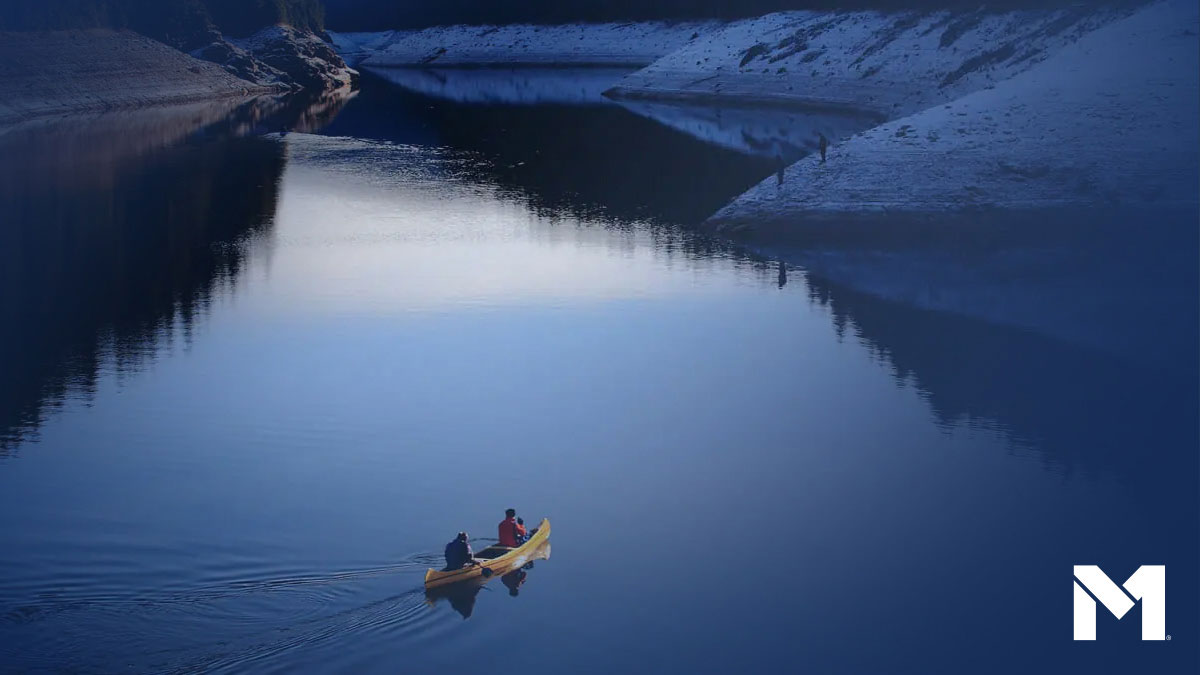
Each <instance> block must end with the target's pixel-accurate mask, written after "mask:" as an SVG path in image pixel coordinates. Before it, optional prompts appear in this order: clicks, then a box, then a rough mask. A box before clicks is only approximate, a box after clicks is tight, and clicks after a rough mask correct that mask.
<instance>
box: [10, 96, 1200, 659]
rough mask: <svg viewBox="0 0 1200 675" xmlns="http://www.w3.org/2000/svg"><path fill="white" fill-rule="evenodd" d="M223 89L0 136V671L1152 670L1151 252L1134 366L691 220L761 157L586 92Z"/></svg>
mask: <svg viewBox="0 0 1200 675" xmlns="http://www.w3.org/2000/svg"><path fill="white" fill-rule="evenodd" d="M343 105H344V107H342V106H343ZM339 111H340V112H339ZM240 114H242V117H241V118H240V119H241V121H237V120H236V119H235V121H233V122H231V121H229V120H226V121H224V122H211V121H209V122H206V123H204V124H198V123H197V121H196V119H197V118H196V116H195V115H192V116H189V117H188V118H187V120H188V121H179V120H175V121H174V122H172V123H167V122H163V121H162V120H157V121H155V122H154V123H153V125H151V126H152V127H153V128H154V129H159V130H160V131H161V130H162V129H164V128H171V129H175V130H177V133H175V132H172V133H165V132H163V133H159V134H157V135H153V134H148V133H146V131H145V129H146V128H147V127H146V124H147V123H146V122H144V121H143V120H138V119H127V118H121V119H120V120H118V121H115V122H114V121H113V120H112V119H107V120H104V121H103V124H109V125H113V126H108V127H104V126H100V127H97V129H98V131H96V133H97V134H99V136H96V135H92V136H89V135H88V133H87V132H86V130H80V131H79V132H78V133H79V135H78V136H77V137H64V136H63V135H62V134H61V133H54V134H46V135H40V134H37V133H34V132H32V131H25V132H22V134H21V135H20V136H11V135H10V136H7V137H0V140H3V142H4V143H6V144H7V145H6V146H5V148H6V151H5V152H4V153H2V154H0V167H2V169H0V175H2V177H3V182H2V185H3V188H0V190H2V191H0V212H2V213H3V214H4V216H3V221H2V222H3V225H2V229H0V269H2V270H3V271H2V272H0V279H2V282H3V284H2V288H3V293H2V295H0V302H2V304H0V306H2V307H3V314H0V326H2V328H0V336H2V339H3V342H2V343H0V344H2V346H3V361H0V368H2V370H0V374H2V375H0V395H2V397H0V439H2V440H0V670H5V671H18V672H22V671H71V672H113V671H117V670H129V671H149V672H178V671H187V672H195V671H213V672H247V671H253V672H380V673H385V672H386V673H391V672H442V671H444V670H445V669H462V668H464V667H466V668H471V667H499V666H500V664H503V667H505V668H511V669H513V670H514V671H519V672H537V673H563V672H595V673H610V672H663V671H670V672H674V671H691V672H722V673H724V672H765V671H788V672H790V671H793V670H802V669H803V670H811V671H815V672H945V673H959V672H1014V671H1028V672H1063V671H1068V670H1069V671H1076V670H1078V671H1092V672H1105V671H1118V670H1119V671H1121V672H1191V671H1192V670H1193V669H1194V666H1195V665H1196V658H1197V639H1196V628H1197V603H1196V599H1197V595H1198V591H1200V589H1198V587H1197V578H1198V575H1197V570H1198V556H1197V533H1198V519H1200V515H1198V514H1200V508H1198V504H1197V475H1198V469H1200V464H1198V462H1197V452H1196V451H1197V440H1198V439H1197V426H1198V425H1197V422H1198V419H1197V395H1196V378H1195V374H1196V373H1195V370H1194V353H1195V351H1196V350H1195V347H1196V346H1197V345H1196V340H1195V327H1196V313H1195V306H1196V305H1197V302H1196V300H1197V291H1196V288H1195V275H1194V274H1193V275H1191V276H1188V275H1186V274H1184V275H1179V274H1156V273H1155V272H1154V271H1153V270H1152V269H1150V268H1149V267H1147V269H1146V270H1145V275H1144V278H1139V279H1131V280H1129V281H1130V283H1133V282H1134V281H1137V282H1138V283H1139V284H1142V285H1143V286H1149V287H1150V288H1153V289H1156V290H1157V291H1158V293H1159V295H1158V296H1156V298H1158V300H1159V301H1161V302H1160V304H1161V303H1167V304H1168V305H1170V304H1171V303H1174V306H1175V307H1176V308H1177V310H1178V311H1177V312H1176V313H1175V314H1174V315H1173V318H1170V319H1163V316H1164V313H1163V312H1155V313H1154V314H1153V315H1152V316H1153V321H1150V320H1144V319H1145V317H1144V316H1143V315H1141V314H1139V312H1138V311H1137V309H1136V307H1134V308H1130V307H1129V306H1128V305H1124V304H1121V303H1122V302H1123V301H1118V302H1116V303H1115V304H1112V305H1111V306H1112V307H1113V309H1112V311H1113V312H1123V313H1122V314H1120V315H1121V316H1123V317H1126V319H1125V321H1124V324H1125V325H1127V326H1128V330H1129V331H1130V333H1131V334H1135V335H1137V336H1139V337H1140V338H1141V340H1140V341H1139V342H1138V343H1137V344H1159V345H1161V349H1159V351H1160V352H1161V353H1159V354H1156V355H1155V356H1156V358H1154V359H1145V358H1140V357H1139V354H1136V353H1122V352H1120V351H1119V350H1116V351H1114V350H1105V349H1102V348H1100V347H1098V346H1097V344H1099V342H1089V341H1072V340H1070V339H1067V337H1069V335H1070V333H1067V332H1060V333H1057V334H1052V333H1055V332H1054V331H1039V330H1036V328H1037V326H1039V325H1042V324H1043V323H1044V324H1046V325H1057V324H1053V322H1042V323H1038V322H1031V321H1027V320H1024V319H1023V318H1022V317H1025V316H1027V315H1028V313H1029V312H1028V311H1025V310H1027V309H1029V307H1035V308H1036V310H1037V311H1039V312H1044V311H1046V310H1045V306H1044V303H1042V304H1038V303H1035V302H1034V300H1035V298H1029V305H1023V304H1022V302H1023V301H1022V299H1021V298H1022V296H1020V295H1013V296H1006V297H1005V300H1006V301H1007V302H1009V303H1010V304H1009V305H1007V306H1009V307H1011V309H1012V311H1011V313H1010V314H1009V315H1008V316H1011V317H1015V318H1014V319H1013V320H1012V321H1010V322H1007V323H1006V322H1005V316H1006V315H1005V314H1003V313H1002V312H996V311H993V312H991V313H990V314H988V315H987V316H989V317H991V318H992V319H993V320H983V319H982V318H980V316H978V315H974V316H972V315H970V314H969V313H967V312H950V311H932V310H930V309H929V308H928V307H925V308H922V306H921V305H920V303H914V302H904V301H902V299H897V298H891V299H888V298H886V297H883V296H884V295H885V294H881V293H879V292H872V291H873V290H876V291H877V290H878V288H880V287H881V286H880V285H879V284H878V283H876V284H875V285H874V286H872V285H871V284H859V285H857V286H856V285H855V284H854V283H853V280H854V279H855V278H856V277H854V276H853V275H843V276H841V277H838V275H835V274H825V275H819V274H817V273H816V272H817V271H818V266H816V265H812V266H811V269H809V268H806V267H805V266H801V265H797V264H795V263H794V262H789V261H792V260H799V259H800V257H798V256H796V257H789V258H788V261H785V262H783V263H780V262H779V261H778V260H773V259H770V258H767V257H762V256H759V255H755V254H751V253H749V252H747V251H745V250H743V249H740V248H738V247H736V246H734V245H731V244H729V243H726V242H721V241H716V240H711V239H708V238H705V237H704V236H701V235H699V234H697V233H696V232H695V231H693V230H692V229H690V228H689V227H687V226H688V225H689V224H695V222H697V221H698V220H699V219H700V218H702V217H703V216H704V215H705V214H706V213H707V212H710V211H711V210H713V209H715V208H716V207H717V206H719V205H720V204H721V203H722V202H723V201H725V200H727V199H728V198H730V197H731V196H733V195H736V194H737V193H738V192H740V191H741V190H742V189H744V188H745V187H747V186H748V185H750V184H752V183H753V182H755V181H757V180H758V179H760V178H762V177H764V176H767V175H769V174H770V172H771V170H772V168H771V167H770V166H769V165H764V163H763V162H762V161H761V160H758V159H755V158H753V157H750V156H742V155H738V154H736V153H734V152H731V151H729V150H725V149H721V148H719V147H713V146H708V145H705V144H704V143H702V142H701V141H699V140H696V139H693V138H690V137H688V136H686V135H684V134H681V133H679V132H678V131H674V130H671V129H669V128H667V127H662V126H658V125H656V124H655V123H654V122H653V121H652V120H649V119H646V118H644V117H639V116H635V115H633V114H631V113H629V112H627V111H624V110H622V109H620V108H619V107H616V106H595V107H589V106H579V105H574V106H562V105H539V106H525V107H515V106H514V107H506V106H496V105H488V106H480V105H471V104H469V103H463V102H461V101H444V100H438V99H431V98H425V97H422V96H416V95H413V94H406V93H404V92H402V91H400V90H398V89H395V88H389V87H388V86H387V85H386V83H382V82H380V81H378V80H372V79H368V80H367V85H366V88H365V90H364V92H363V93H362V94H361V95H360V96H359V97H357V98H356V99H354V100H351V101H349V102H344V101H343V102H338V103H337V105H332V106H330V105H326V106H325V107H323V108H320V109H319V110H317V111H316V112H314V111H312V110H308V111H307V112H304V113H302V114H299V113H295V111H293V113H291V115H292V116H291V117H288V118H286V119H285V121H282V122H278V121H277V122H269V121H268V122H263V121H262V116H261V115H257V114H248V113H246V112H245V111H242V112H241V113H240ZM297 114H299V120H300V121H297V119H296V116H297ZM334 114H336V117H334V118H333V119H332V121H331V123H329V122H330V117H332V116H333V115H334ZM326 123H329V124H328V125H326ZM94 124H95V123H94ZM122 124H126V125H134V127H135V128H136V129H139V130H141V133H133V132H127V133H122V134H115V133H113V132H112V131H111V129H112V128H114V126H115V127H120V126H121V125H122ZM137 125H142V126H137ZM281 128H282V129H292V131H291V133H287V134H286V135H283V136H281V135H279V134H277V133H271V134H267V135H265V136H263V135H258V134H257V133H256V132H257V131H265V132H269V131H273V130H277V129H281ZM317 131H320V132H321V133H320V134H319V135H318V134H316V133H305V132H317ZM64 138H68V140H62V139H64ZM97 138H103V139H108V140H109V142H108V143H107V144H104V143H100V142H98V141H97V140H96V139H97ZM118 138H121V139H125V140H116V139H118ZM4 139H6V140H4ZM54 139H58V140H54ZM72 139H73V140H72ZM131 139H137V140H138V143H133V141H132V140H131ZM85 147H86V148H91V152H90V154H89V153H84V152H83V151H82V150H81V148H85ZM1156 226H1157V227H1160V228H1162V229H1160V230H1156V231H1157V232H1164V233H1166V234H1163V235H1162V236H1163V238H1164V239H1165V240H1166V244H1165V245H1164V247H1165V248H1164V250H1166V249H1172V248H1174V249H1177V248H1180V247H1183V246H1188V245H1191V243H1192V237H1194V235H1193V234H1191V233H1190V230H1189V229H1188V228H1186V227H1182V226H1181V225H1180V224H1179V223H1178V222H1175V221H1171V222H1165V221H1163V220H1161V219H1160V220H1153V219H1147V221H1146V222H1145V223H1132V224H1131V225H1130V227H1131V228H1137V227H1156ZM1172 228H1175V229H1172ZM810 253H811V252H810ZM972 255H978V252H977V251H976V252H973V253H972ZM1113 255H1114V256H1115V254H1113ZM814 259H815V258H814ZM1112 262H1113V263H1114V264H1116V260H1115V257H1114V260H1113V261H1112ZM963 264H964V265H965V266H967V267H971V264H970V260H969V259H968V260H967V262H964V263H963ZM1128 266H1129V265H1128V263H1126V264H1124V265H1123V266H1122V265H1117V267H1119V268H1120V269H1127V268H1128ZM879 269H882V270H885V271H886V269H887V268H886V267H881V268H879ZM881 273H882V272H881ZM1055 278H1056V279H1061V276H1060V277H1055ZM874 281H878V280H877V279H876V280H874ZM1083 281H1086V279H1084V280H1083ZM1030 283H1031V284H1033V286H1034V287H1035V288H1036V283H1035V282H1030ZM1044 283H1045V284H1046V292H1047V294H1049V295H1050V296H1053V293H1051V291H1054V292H1057V290H1056V287H1052V284H1057V283H1059V282H1058V281H1054V282H1044ZM964 288H965V289H966V290H964V291H963V292H964V293H967V294H968V296H967V297H966V300H964V302H965V303H967V304H969V303H970V302H971V297H970V296H969V292H970V289H971V288H974V287H973V286H972V287H964ZM1100 294H1101V291H1099V290H1098V291H1097V296H1099V295H1100ZM1106 297H1107V296H1105V297H1096V298H1089V302H1092V301H1095V302H1094V303H1093V304H1095V303H1099V304H1103V302H1104V301H1105V299H1106ZM992 299H993V300H995V298H992ZM1156 306H1157V305H1156ZM1030 311H1032V310H1030ZM1068 314H1069V313H1068ZM1087 316H1091V315H1090V314H1089V315H1087ZM1146 316H1150V315H1146ZM1166 316H1168V317H1170V316H1171V315H1169V314H1167V315H1166ZM1031 326H1032V327H1031ZM1075 327H1076V328H1079V326H1075ZM1086 327H1087V326H1086V325H1084V326H1083V328H1084V329H1086ZM1130 344H1132V343H1130ZM1163 364H1166V365H1165V366H1164V365H1163ZM509 506H513V507H516V508H517V509H518V510H519V511H520V512H521V514H522V515H524V516H525V518H526V520H533V521H536V520H537V519H538V518H540V517H542V516H547V517H549V518H550V519H551V520H552V522H553V524H554V533H553V536H552V538H551V543H552V547H553V554H552V555H551V557H550V559H549V560H546V561H539V562H537V563H536V564H535V566H534V568H533V569H531V570H529V571H528V576H527V577H526V579H525V583H524V584H523V585H522V586H521V587H520V588H519V593H518V594H517V595H515V596H514V595H512V594H510V592H509V589H508V588H507V587H506V586H504V585H502V584H501V583H500V582H498V581H493V582H491V583H489V584H487V585H485V586H482V587H479V588H475V589H469V590H467V591H466V592H465V593H464V594H462V595H459V596H455V597H452V598H427V597H426V595H425V593H424V591H423V588H422V578H423V575H424V572H425V570H426V569H427V568H428V567H430V566H437V565H440V551H441V547H442V546H443V545H444V544H445V543H446V542H447V541H449V540H450V539H451V538H452V537H453V536H454V533H456V532H457V531H459V530H464V529H465V530H467V531H469V532H470V533H471V535H472V537H474V538H475V539H476V546H477V547H482V546H483V545H485V544H486V543H487V541H488V539H489V538H493V537H495V528H496V523H497V522H498V521H499V520H500V519H501V518H502V517H503V510H504V508H506V507H509ZM1074 564H1098V565H1100V566H1101V567H1102V568H1103V569H1104V570H1105V571H1106V572H1108V573H1109V575H1110V576H1112V577H1113V578H1114V580H1116V581H1117V582H1120V581H1122V580H1124V579H1125V578H1126V577H1127V576H1128V575H1129V574H1130V573H1132V572H1133V571H1134V570H1135V569H1136V568H1137V567H1138V566H1139V565H1142V564H1165V565H1166V566H1167V594H1168V595H1167V632H1168V633H1169V634H1171V636H1172V639H1171V641H1169V642H1156V643H1149V642H1148V643H1142V642H1141V641H1140V640H1139V639H1138V637H1139V630H1138V621H1139V620H1140V611H1141V610H1140V609H1135V610H1134V611H1133V612H1131V613H1130V614H1129V615H1128V616H1127V617H1126V618H1125V619H1123V620H1122V621H1120V622H1118V621H1116V620H1115V619H1114V618H1113V617H1111V616H1108V615H1107V614H1106V613H1105V610H1103V609H1101V610H1100V615H1099V616H1098V619H1097V623H1098V626H1099V633H1100V635H1099V640H1098V641H1097V642H1095V643H1087V644H1085V643H1074V642H1073V641H1072V639H1071V631H1072V618H1071V612H1072V604H1071V597H1072V596H1071V583H1070V582H1071V566H1072V565H1074ZM464 615H466V617H464Z"/></svg>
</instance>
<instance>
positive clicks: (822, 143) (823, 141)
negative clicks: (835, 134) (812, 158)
mask: <svg viewBox="0 0 1200 675" xmlns="http://www.w3.org/2000/svg"><path fill="white" fill-rule="evenodd" d="M817 136H819V137H820V138H818V139H817V147H818V148H819V149H820V150H821V162H822V163H824V162H825V151H826V150H828V149H829V139H828V138H825V134H822V133H820V132H818V133H817Z"/></svg>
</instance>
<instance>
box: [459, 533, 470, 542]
mask: <svg viewBox="0 0 1200 675" xmlns="http://www.w3.org/2000/svg"><path fill="white" fill-rule="evenodd" d="M467 539H468V537H467V533H466V532H459V533H458V540H459V541H466V540H467Z"/></svg>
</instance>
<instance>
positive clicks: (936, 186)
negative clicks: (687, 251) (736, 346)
mask: <svg viewBox="0 0 1200 675" xmlns="http://www.w3.org/2000/svg"><path fill="white" fill-rule="evenodd" d="M1198 11H1200V10H1198V9H1197V6H1196V4H1195V2H1194V0H1163V1H1162V2H1158V3H1155V4H1153V5H1150V6H1147V7H1144V8H1143V9H1141V10H1139V11H1138V12H1136V13H1135V14H1133V15H1132V16H1129V17H1127V18H1124V19H1121V20H1118V21H1115V22H1112V23H1110V24H1108V25H1106V26H1103V27H1101V28H1099V29H1097V30H1095V31H1094V32H1091V33H1089V34H1088V35H1086V36H1084V37H1082V38H1081V39H1080V40H1079V41H1078V42H1076V43H1075V44H1072V45H1069V46H1067V47H1065V48H1063V49H1062V50H1061V51H1059V52H1058V53H1057V54H1055V55H1054V56H1053V57H1051V58H1049V59H1047V60H1046V61H1045V62H1043V63H1041V64H1038V65H1037V66H1035V67H1033V68H1032V69H1030V70H1029V71H1028V72H1025V73H1023V74H1020V75H1017V76H1016V77H1014V78H1012V79H1011V80H1007V81H1004V82H1001V83H999V84H997V85H996V86H995V87H994V88H989V89H986V90H983V91H978V92H975V93H973V94H969V95H967V96H964V97H963V98H960V99H958V100H955V101H953V102H951V103H948V104H945V105H938V106H935V107H933V108H930V109H929V110H925V111H923V112H920V113H917V114H915V115H911V116H909V117H905V118H902V119H898V120H894V121H892V122H889V123H887V124H884V125H882V126H879V127H876V128H873V129H871V130H869V131H867V132H864V133H862V134H860V135H858V136H855V137H853V138H851V139H849V140H848V141H846V142H845V143H842V144H840V145H836V146H834V147H832V148H830V153H829V159H828V162H826V163H821V162H820V160H819V158H817V157H811V156H810V157H807V158H805V159H804V160H801V161H799V162H797V163H796V164H794V165H792V166H791V167H789V168H788V169H787V171H786V172H785V181H784V185H783V186H782V187H780V186H777V185H776V181H775V179H774V178H772V179H768V180H764V181H763V182H762V183H759V184H758V185H757V186H755V187H753V188H751V189H750V190H749V191H747V192H746V193H745V194H743V195H742V196H741V197H739V198H738V199H736V200H734V201H733V202H732V203H731V204H729V205H727V206H726V207H725V208H723V209H721V210H720V211H718V212H717V213H716V214H715V215H714V216H713V217H712V218H711V219H710V220H709V222H710V224H713V225H716V226H717V228H718V229H722V230H725V231H744V230H753V231H754V232H757V233H763V232H767V231H769V232H770V233H771V234H773V235H781V234H787V233H789V232H793V233H794V232H800V231H802V230H803V229H805V228H809V229H812V230H814V231H815V230H816V229H819V228H820V227H823V226H825V225H826V224H828V225H831V226H834V227H836V226H838V224H839V223H841V224H845V223H847V222H848V221H850V220H852V219H851V216H852V215H857V216H860V217H866V218H871V217H872V216H883V218H884V219H886V220H887V223H891V224H894V223H896V222H897V219H898V216H900V215H903V214H906V213H907V214H910V215H914V214H915V215H920V216H922V217H924V216H927V215H929V214H936V213H945V212H962V211H964V210H965V211H968V212H979V211H996V210H1017V211H1022V210H1034V209H1055V208H1079V207H1108V206H1111V205H1124V206H1137V205H1147V206H1151V205H1157V206H1166V207H1178V206H1186V205H1189V204H1195V203H1196V201H1197V191H1198V190H1197V185H1198V182H1200V175H1198V174H1200V169H1198V167H1197V162H1198V154H1200V132H1198V129H1197V123H1196V120H1197V119H1198V118H1200V87H1198V73H1197V71H1198V68H1197V57H1196V54H1197V49H1198V47H1200V45H1198V42H1197V33H1198V32H1200V26H1198ZM860 219H861V218H860Z"/></svg>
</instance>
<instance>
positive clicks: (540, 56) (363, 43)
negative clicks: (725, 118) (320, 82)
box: [330, 21, 722, 68]
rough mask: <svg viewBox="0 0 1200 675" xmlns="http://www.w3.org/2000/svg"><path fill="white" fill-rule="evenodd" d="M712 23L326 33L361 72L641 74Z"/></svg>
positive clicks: (706, 30) (708, 29) (709, 28)
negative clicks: (571, 69) (474, 69)
mask: <svg viewBox="0 0 1200 675" xmlns="http://www.w3.org/2000/svg"><path fill="white" fill-rule="evenodd" d="M721 25H722V24H721V23H719V22H715V21H699V22H696V21H692V22H679V23H669V22H639V23H603V24H582V23H577V24H563V25H557V26H534V25H511V26H441V27H436V28H427V29H424V30H416V31H387V32H383V33H340V34H339V33H330V37H331V38H332V39H333V44H334V45H335V46H336V47H337V49H338V51H339V52H341V53H342V55H343V56H344V57H347V58H349V59H352V60H354V62H355V63H356V64H360V65H362V66H364V67H368V68H369V67H384V66H391V67H400V66H406V67H411V66H430V67H434V66H436V67H462V66H629V67H640V66H644V65H646V64H648V63H650V62H652V61H654V60H655V59H657V58H659V57H660V56H663V55H664V54H667V53H670V52H671V51H674V50H676V49H680V48H682V47H684V46H685V45H687V44H688V43H689V42H692V41H694V40H698V39H700V38H701V37H702V36H703V35H705V34H707V33H709V32H711V31H713V30H716V29H717V28H719V27H720V26H721Z"/></svg>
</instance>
